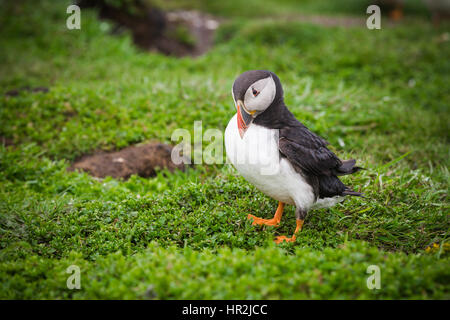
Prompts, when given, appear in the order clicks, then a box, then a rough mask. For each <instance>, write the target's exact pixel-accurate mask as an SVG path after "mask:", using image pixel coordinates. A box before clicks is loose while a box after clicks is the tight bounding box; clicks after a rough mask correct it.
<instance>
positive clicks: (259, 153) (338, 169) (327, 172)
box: [224, 70, 363, 243]
mask: <svg viewBox="0 0 450 320" xmlns="http://www.w3.org/2000/svg"><path fill="white" fill-rule="evenodd" d="M231 93H232V96H233V101H234V104H235V108H236V114H235V115H234V116H233V117H232V118H231V120H230V121H229V123H228V125H227V127H226V129H225V136H224V138H225V150H226V154H227V161H228V162H229V163H231V164H232V165H233V166H234V167H235V168H236V170H237V171H238V172H239V173H240V174H241V175H242V176H243V177H244V178H245V179H246V180H247V181H248V182H250V183H251V184H253V185H254V186H255V187H256V188H257V189H258V190H260V191H261V192H263V193H264V194H266V195H267V196H269V197H271V198H273V199H275V200H277V201H278V208H277V210H276V212H275V215H274V217H273V218H272V219H263V218H259V217H257V216H254V215H252V214H249V215H248V219H251V220H252V221H253V222H252V224H253V225H267V226H278V225H279V224H280V221H281V217H282V215H283V210H284V207H285V205H286V204H289V205H293V206H295V216H296V227H295V231H294V233H293V235H292V236H291V237H287V236H278V237H276V238H275V242H276V243H282V242H283V241H286V242H294V241H295V240H296V235H297V233H298V232H300V231H301V230H302V227H303V223H304V220H305V218H306V215H307V213H308V211H309V210H310V209H313V208H327V207H331V206H333V205H335V204H337V203H338V202H341V201H342V200H343V199H344V198H345V197H346V196H360V197H362V196H363V194H362V193H360V192H357V191H354V190H352V188H350V187H348V186H346V185H344V183H342V181H341V180H339V178H338V177H339V176H342V175H348V174H353V173H355V172H357V171H359V170H361V169H362V168H361V167H358V166H356V160H354V159H350V160H341V159H339V158H338V157H337V156H336V155H335V154H334V153H333V152H332V151H330V150H329V149H328V148H327V145H328V144H329V143H328V142H327V141H326V140H324V139H323V138H321V137H320V136H318V135H317V134H315V133H313V132H312V131H310V130H309V129H308V128H307V127H306V126H305V125H303V124H302V123H301V122H300V121H298V120H297V119H296V118H295V116H294V115H293V114H292V113H291V112H290V111H289V109H288V108H287V106H286V104H285V103H284V98H283V87H282V86H281V82H280V79H279V78H278V76H277V75H276V74H275V73H273V72H271V71H266V70H250V71H246V72H244V73H242V74H241V75H240V76H238V77H237V78H236V80H235V81H234V83H233V86H232V90H231Z"/></svg>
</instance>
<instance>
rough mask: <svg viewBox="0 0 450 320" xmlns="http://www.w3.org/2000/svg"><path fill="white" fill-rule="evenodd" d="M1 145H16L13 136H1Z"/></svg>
mask: <svg viewBox="0 0 450 320" xmlns="http://www.w3.org/2000/svg"><path fill="white" fill-rule="evenodd" d="M0 145H3V146H5V147H9V146H12V145H14V141H13V140H12V139H11V138H8V137H4V136H0Z"/></svg>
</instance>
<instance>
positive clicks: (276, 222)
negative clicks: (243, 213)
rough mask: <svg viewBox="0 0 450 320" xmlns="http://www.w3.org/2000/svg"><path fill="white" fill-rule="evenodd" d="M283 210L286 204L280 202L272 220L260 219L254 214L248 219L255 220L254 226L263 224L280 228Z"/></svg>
mask: <svg viewBox="0 0 450 320" xmlns="http://www.w3.org/2000/svg"><path fill="white" fill-rule="evenodd" d="M283 209H284V203H283V202H278V208H277V211H276V212H275V215H274V216H273V218H272V219H263V218H258V217H257V216H254V215H252V214H249V215H248V216H247V219H253V223H252V225H257V224H260V225H261V224H263V225H266V226H278V225H279V224H280V221H281V216H282V215H283Z"/></svg>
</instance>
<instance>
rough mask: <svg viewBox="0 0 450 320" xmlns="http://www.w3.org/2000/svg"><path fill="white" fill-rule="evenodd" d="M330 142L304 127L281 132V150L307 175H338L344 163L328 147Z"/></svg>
mask: <svg viewBox="0 0 450 320" xmlns="http://www.w3.org/2000/svg"><path fill="white" fill-rule="evenodd" d="M327 145H328V142H327V141H325V140H324V139H322V138H321V137H319V136H318V135H316V134H314V133H313V132H311V131H310V130H309V129H308V128H307V127H305V126H304V125H301V126H295V127H288V128H283V129H280V131H279V150H280V152H281V154H282V155H284V156H285V157H286V158H288V160H289V161H290V162H291V163H292V164H293V165H295V166H297V167H299V168H301V169H302V171H304V172H305V173H307V174H312V175H315V176H322V175H325V176H330V175H336V174H338V169H339V168H340V167H341V166H342V161H341V160H339V158H338V157H337V156H336V155H335V154H334V153H333V152H331V151H330V150H329V149H328V148H327V147H326V146H327Z"/></svg>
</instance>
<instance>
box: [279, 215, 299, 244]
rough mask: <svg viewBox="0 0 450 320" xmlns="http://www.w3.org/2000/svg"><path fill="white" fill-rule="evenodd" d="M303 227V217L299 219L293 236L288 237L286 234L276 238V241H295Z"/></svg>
mask: <svg viewBox="0 0 450 320" xmlns="http://www.w3.org/2000/svg"><path fill="white" fill-rule="evenodd" d="M302 227H303V220H302V219H297V227H296V228H295V231H294V234H293V235H292V237H290V238H288V237H286V236H278V237H277V238H276V239H275V243H277V244H278V243H281V242H283V241H286V242H294V241H295V239H296V238H295V234H296V233H297V232H299V231H301V230H302Z"/></svg>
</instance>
